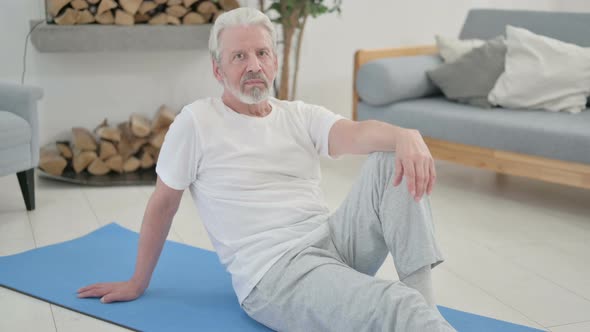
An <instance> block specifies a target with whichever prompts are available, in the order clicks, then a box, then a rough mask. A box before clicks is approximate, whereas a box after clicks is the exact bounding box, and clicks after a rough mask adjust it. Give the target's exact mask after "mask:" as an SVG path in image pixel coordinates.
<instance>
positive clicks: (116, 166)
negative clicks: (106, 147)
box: [105, 154, 123, 173]
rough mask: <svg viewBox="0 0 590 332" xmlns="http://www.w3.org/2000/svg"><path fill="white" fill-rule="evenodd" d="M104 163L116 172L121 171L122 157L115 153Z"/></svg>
mask: <svg viewBox="0 0 590 332" xmlns="http://www.w3.org/2000/svg"><path fill="white" fill-rule="evenodd" d="M105 164H106V165H107V166H108V167H109V168H110V169H111V170H113V171H115V172H117V173H123V157H121V155H119V154H117V155H114V156H112V157H110V158H109V159H107V160H106V161H105Z"/></svg>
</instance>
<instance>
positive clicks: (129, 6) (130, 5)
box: [119, 0, 143, 15]
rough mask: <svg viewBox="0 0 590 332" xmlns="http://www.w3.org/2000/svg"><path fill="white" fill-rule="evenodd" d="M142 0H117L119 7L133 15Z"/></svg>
mask: <svg viewBox="0 0 590 332" xmlns="http://www.w3.org/2000/svg"><path fill="white" fill-rule="evenodd" d="M142 2H143V0H119V5H121V8H123V9H124V10H125V11H126V12H127V13H129V14H131V15H135V13H137V10H138V9H139V6H141V3H142Z"/></svg>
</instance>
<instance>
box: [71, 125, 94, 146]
mask: <svg viewBox="0 0 590 332" xmlns="http://www.w3.org/2000/svg"><path fill="white" fill-rule="evenodd" d="M72 144H73V146H74V149H78V150H80V151H96V148H97V146H96V141H95V140H94V137H92V134H91V133H90V131H88V129H86V128H81V127H74V128H72Z"/></svg>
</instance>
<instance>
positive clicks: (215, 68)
mask: <svg viewBox="0 0 590 332" xmlns="http://www.w3.org/2000/svg"><path fill="white" fill-rule="evenodd" d="M211 65H212V66H213V75H215V78H216V79H217V81H219V82H222V81H223V75H221V68H220V67H219V63H217V60H215V59H214V58H213V57H211Z"/></svg>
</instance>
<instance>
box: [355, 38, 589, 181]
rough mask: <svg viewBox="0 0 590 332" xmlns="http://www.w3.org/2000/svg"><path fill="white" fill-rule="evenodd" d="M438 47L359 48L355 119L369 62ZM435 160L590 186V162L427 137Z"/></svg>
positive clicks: (356, 59) (430, 51) (429, 51)
mask: <svg viewBox="0 0 590 332" xmlns="http://www.w3.org/2000/svg"><path fill="white" fill-rule="evenodd" d="M436 53H437V48H436V46H417V47H408V48H384V49H366V50H358V51H356V53H355V56H354V73H353V101H352V105H353V106H352V118H353V120H355V121H356V120H357V108H358V102H359V95H358V93H357V90H356V78H357V72H358V70H359V68H360V67H361V66H362V65H363V64H364V63H366V62H369V61H372V60H376V59H381V58H389V57H400V56H414V55H429V54H436ZM424 141H425V142H426V144H427V145H428V147H429V149H430V152H431V153H432V155H433V157H434V158H435V159H440V160H447V161H451V162H455V163H459V164H463V165H467V166H473V167H478V168H483V169H488V170H492V171H495V172H498V173H503V174H510V175H517V176H524V177H528V178H532V179H537V180H543V181H547V182H553V183H559V184H564V185H568V186H574V187H579V188H585V189H590V165H588V164H583V163H575V162H567V161H561V160H556V159H549V158H543V157H538V156H532V155H527V154H521V153H514V152H509V151H502V150H495V149H489V148H482V147H478V146H472V145H465V144H459V143H454V142H449V141H444V140H439V139H434V138H431V137H424Z"/></svg>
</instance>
